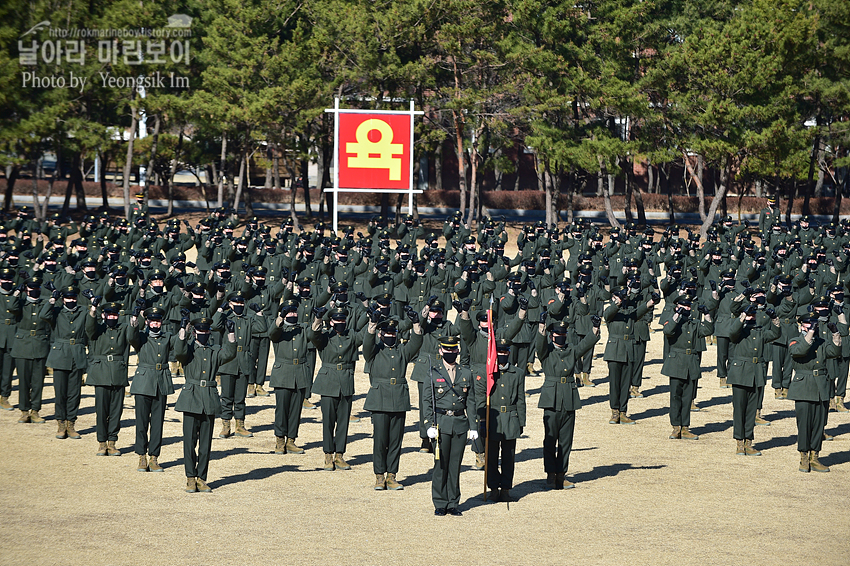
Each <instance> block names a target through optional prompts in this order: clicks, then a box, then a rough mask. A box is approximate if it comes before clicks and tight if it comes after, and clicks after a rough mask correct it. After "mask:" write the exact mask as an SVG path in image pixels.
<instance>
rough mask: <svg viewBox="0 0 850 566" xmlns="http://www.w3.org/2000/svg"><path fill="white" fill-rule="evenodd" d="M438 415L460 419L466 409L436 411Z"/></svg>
mask: <svg viewBox="0 0 850 566" xmlns="http://www.w3.org/2000/svg"><path fill="white" fill-rule="evenodd" d="M436 411H437V414H438V415H447V416H449V417H462V416H464V415H465V414H466V409H459V410H457V411H451V410H447V409H436Z"/></svg>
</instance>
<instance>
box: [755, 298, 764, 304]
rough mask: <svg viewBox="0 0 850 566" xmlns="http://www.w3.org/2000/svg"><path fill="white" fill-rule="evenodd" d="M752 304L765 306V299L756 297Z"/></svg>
mask: <svg viewBox="0 0 850 566" xmlns="http://www.w3.org/2000/svg"><path fill="white" fill-rule="evenodd" d="M754 302H755V304H757V305H765V304H767V299H766V298H765V297H756V298H755V301H754Z"/></svg>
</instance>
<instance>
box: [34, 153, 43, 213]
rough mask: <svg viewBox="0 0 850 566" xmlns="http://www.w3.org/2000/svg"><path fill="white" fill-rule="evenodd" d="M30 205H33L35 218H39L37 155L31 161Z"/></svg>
mask: <svg viewBox="0 0 850 566" xmlns="http://www.w3.org/2000/svg"><path fill="white" fill-rule="evenodd" d="M32 171H33V175H32V205H33V213H34V214H35V218H36V220H41V218H39V214H40V213H41V204H40V201H39V200H38V156H36V157H35V159H33V162H32Z"/></svg>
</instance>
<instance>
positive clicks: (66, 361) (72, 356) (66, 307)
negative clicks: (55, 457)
mask: <svg viewBox="0 0 850 566" xmlns="http://www.w3.org/2000/svg"><path fill="white" fill-rule="evenodd" d="M77 296H78V294H77V288H76V287H66V288H65V289H63V290H62V299H61V301H60V300H59V299H58V298H55V297H51V298H50V300H49V301H48V302H47V303H45V305H44V307H43V308H42V310H41V313H40V316H41V318H42V319H44V320H46V321H47V322H48V323H49V324H50V325H51V326H52V328H53V331H52V333H51V336H52V340H53V344H52V345H51V347H50V353H49V354H48V355H47V367H50V368H53V390H54V395H55V397H56V400H55V401H54V409H53V410H54V413H55V415H56V420H57V421H58V423H59V424H58V428H57V430H56V438H59V439H63V438H73V439H75V440H79V439H80V438H81V437H80V433H78V432H77V431H76V428H75V423H76V422H77V411H78V410H79V409H80V393H81V389H82V384H83V373H85V371H86V368H87V367H88V359H87V357H86V344H87V343H88V339H87V337H86V310H85V309H83V308H82V307H80V306H79V304H78V303H77ZM57 303H58V304H57Z"/></svg>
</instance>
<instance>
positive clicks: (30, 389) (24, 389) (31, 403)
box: [11, 278, 50, 424]
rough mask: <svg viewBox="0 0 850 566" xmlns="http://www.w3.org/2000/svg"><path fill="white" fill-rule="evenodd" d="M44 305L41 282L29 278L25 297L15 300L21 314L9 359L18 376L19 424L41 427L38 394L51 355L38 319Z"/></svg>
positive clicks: (46, 334)
mask: <svg viewBox="0 0 850 566" xmlns="http://www.w3.org/2000/svg"><path fill="white" fill-rule="evenodd" d="M43 305H44V303H43V302H42V299H41V280H40V279H36V278H31V279H29V280H28V281H27V283H26V295H25V297H24V299H23V300H21V299H20V298H19V299H18V305H17V311H18V312H19V313H20V315H19V316H20V319H19V322H18V330H17V331H16V332H15V343H14V344H13V345H12V352H11V353H12V357H13V358H14V359H15V370H16V371H17V374H18V406H19V407H20V409H21V418H20V419H18V422H19V423H37V424H41V423H43V422H44V419H43V418H41V416H40V415H39V414H38V412H39V411H40V410H41V394H42V391H43V389H44V368H45V362H46V360H47V354H48V353H49V352H50V324H49V323H48V322H47V321H45V320H42V318H41V317H40V316H39V313H40V312H41V309H42V306H43Z"/></svg>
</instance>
